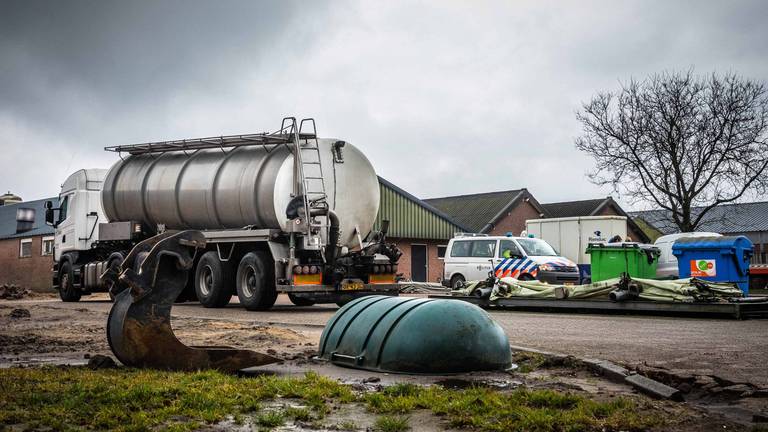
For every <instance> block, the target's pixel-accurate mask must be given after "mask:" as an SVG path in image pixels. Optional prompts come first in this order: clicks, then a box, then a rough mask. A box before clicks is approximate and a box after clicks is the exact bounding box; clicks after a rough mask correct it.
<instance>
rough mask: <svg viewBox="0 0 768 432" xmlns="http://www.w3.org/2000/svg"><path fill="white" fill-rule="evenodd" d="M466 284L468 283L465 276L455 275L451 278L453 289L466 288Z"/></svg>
mask: <svg viewBox="0 0 768 432" xmlns="http://www.w3.org/2000/svg"><path fill="white" fill-rule="evenodd" d="M465 282H466V279H464V276H462V275H460V274H457V275H454V276H453V277H452V278H451V289H455V290H456V289H460V288H464V284H465Z"/></svg>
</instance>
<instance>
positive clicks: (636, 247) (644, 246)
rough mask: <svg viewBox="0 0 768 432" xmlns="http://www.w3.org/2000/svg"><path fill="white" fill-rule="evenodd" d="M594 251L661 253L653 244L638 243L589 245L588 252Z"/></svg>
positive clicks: (596, 243)
mask: <svg viewBox="0 0 768 432" xmlns="http://www.w3.org/2000/svg"><path fill="white" fill-rule="evenodd" d="M593 249H632V250H642V251H650V252H651V253H660V251H659V248H658V247H656V246H654V245H652V244H646V243H637V242H616V243H608V242H595V243H589V245H588V246H587V252H589V251H590V250H593Z"/></svg>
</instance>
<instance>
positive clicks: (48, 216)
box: [45, 201, 56, 227]
mask: <svg viewBox="0 0 768 432" xmlns="http://www.w3.org/2000/svg"><path fill="white" fill-rule="evenodd" d="M45 224H46V225H50V226H53V227H55V226H56V225H55V223H54V221H53V203H52V202H50V201H46V202H45Z"/></svg>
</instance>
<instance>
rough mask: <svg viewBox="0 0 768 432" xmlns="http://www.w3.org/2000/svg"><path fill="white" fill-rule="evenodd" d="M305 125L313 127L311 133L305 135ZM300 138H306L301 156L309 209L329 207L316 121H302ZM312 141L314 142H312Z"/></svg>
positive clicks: (305, 194)
mask: <svg viewBox="0 0 768 432" xmlns="http://www.w3.org/2000/svg"><path fill="white" fill-rule="evenodd" d="M304 123H307V124H308V125H311V126H312V132H311V133H306V134H305V133H304ZM299 136H305V137H307V138H305V139H304V142H305V145H302V146H299V153H301V156H300V157H299V159H301V161H300V163H301V177H302V187H303V188H304V196H305V197H306V198H305V200H306V204H307V208H316V207H317V206H318V205H328V203H327V198H328V195H327V194H326V192H325V177H324V176H323V161H322V158H321V157H320V143H319V142H318V141H317V129H316V127H315V119H312V118H306V119H302V120H301V123H300V124H299ZM310 140H312V141H313V142H310Z"/></svg>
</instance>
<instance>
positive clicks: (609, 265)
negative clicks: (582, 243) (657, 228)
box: [587, 242, 660, 282]
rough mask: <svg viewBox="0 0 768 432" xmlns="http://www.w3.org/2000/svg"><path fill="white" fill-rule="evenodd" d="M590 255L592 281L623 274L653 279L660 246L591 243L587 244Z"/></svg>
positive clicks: (630, 243)
mask: <svg viewBox="0 0 768 432" xmlns="http://www.w3.org/2000/svg"><path fill="white" fill-rule="evenodd" d="M587 253H588V254H589V255H590V261H591V265H590V271H591V274H592V276H591V277H592V282H598V281H602V280H606V279H611V278H615V277H619V276H621V274H622V273H627V274H629V276H632V277H636V278H642V279H653V278H655V277H656V266H657V265H658V263H659V255H660V252H659V248H657V247H655V246H653V245H648V244H642V243H632V242H624V243H590V244H589V246H587Z"/></svg>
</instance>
